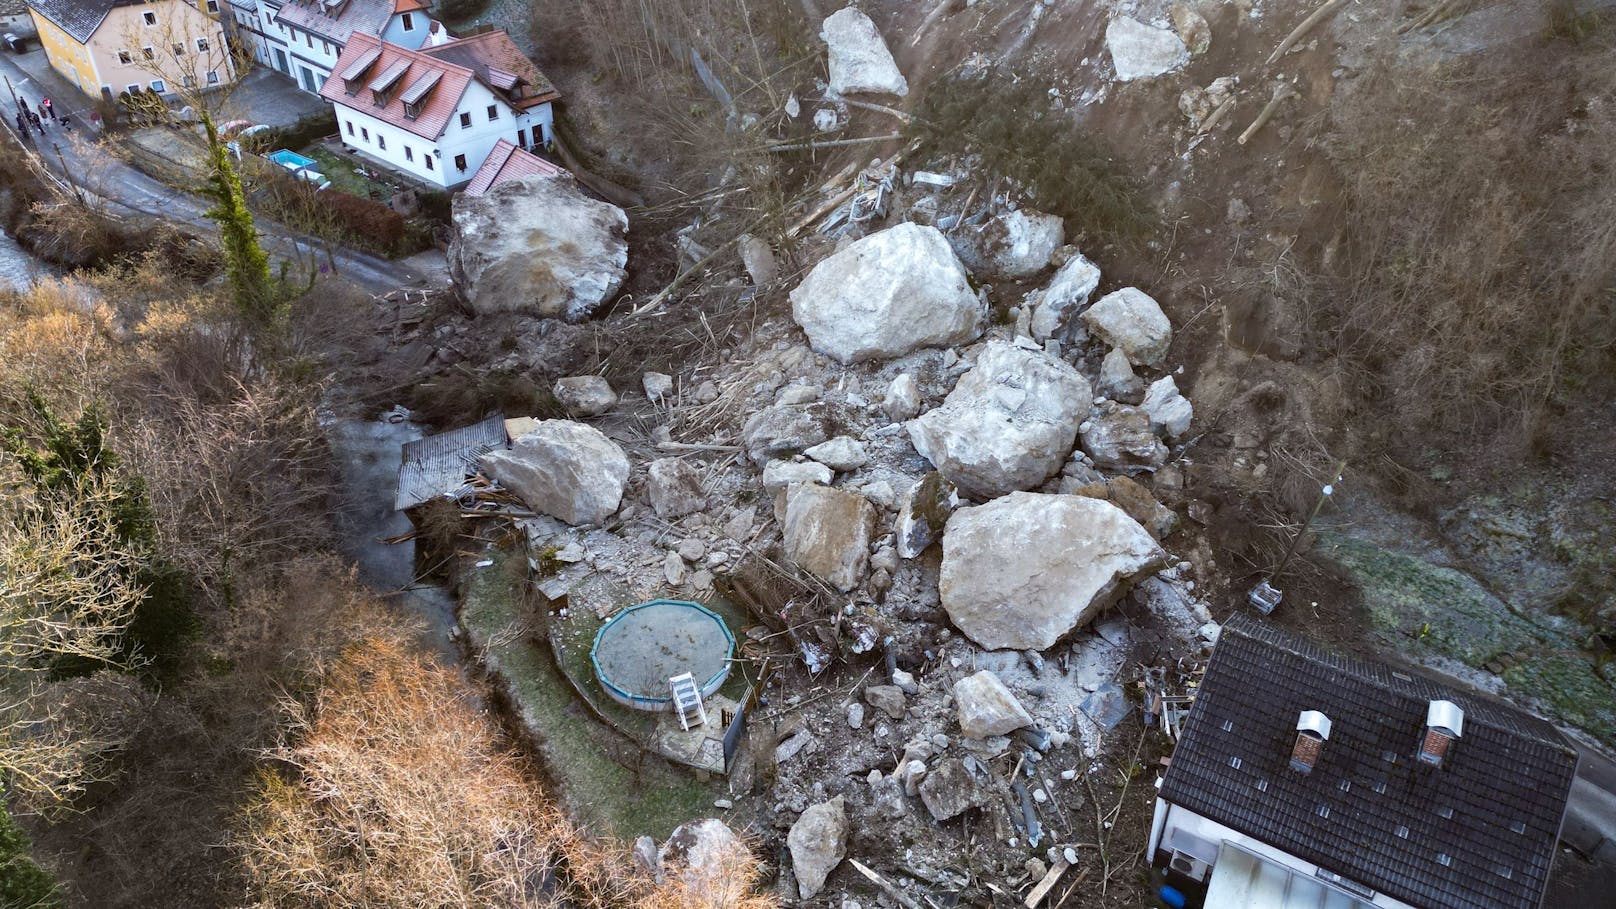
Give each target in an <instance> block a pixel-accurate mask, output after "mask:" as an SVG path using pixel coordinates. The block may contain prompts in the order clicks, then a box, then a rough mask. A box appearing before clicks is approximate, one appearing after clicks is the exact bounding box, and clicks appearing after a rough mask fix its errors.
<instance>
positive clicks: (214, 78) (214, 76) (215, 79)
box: [208, 69, 219, 85]
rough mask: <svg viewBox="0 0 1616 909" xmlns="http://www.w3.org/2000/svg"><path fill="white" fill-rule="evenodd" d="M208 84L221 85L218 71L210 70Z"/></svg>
mask: <svg viewBox="0 0 1616 909" xmlns="http://www.w3.org/2000/svg"><path fill="white" fill-rule="evenodd" d="M208 84H209V85H218V84H219V71H218V70H216V69H210V70H208Z"/></svg>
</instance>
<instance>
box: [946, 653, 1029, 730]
mask: <svg viewBox="0 0 1616 909" xmlns="http://www.w3.org/2000/svg"><path fill="white" fill-rule="evenodd" d="M954 708H955V710H956V711H957V712H958V714H959V724H960V732H962V733H964V735H965V737H966V738H968V739H985V738H989V737H991V736H995V735H1008V734H1010V733H1012V732H1015V731H1016V730H1017V729H1020V728H1021V727H1023V726H1031V725H1032V715H1031V714H1029V713H1027V708H1025V707H1023V706H1021V702H1020V701H1018V700H1016V696H1015V695H1014V694H1012V693H1011V692H1010V689H1009V688H1006V687H1005V685H1004V683H1003V682H1001V681H999V677H998V676H997V675H994V674H993V672H992V670H989V669H984V670H982V671H981V672H978V673H976V674H975V675H968V676H966V677H965V678H963V679H960V680H959V681H958V682H955V683H954Z"/></svg>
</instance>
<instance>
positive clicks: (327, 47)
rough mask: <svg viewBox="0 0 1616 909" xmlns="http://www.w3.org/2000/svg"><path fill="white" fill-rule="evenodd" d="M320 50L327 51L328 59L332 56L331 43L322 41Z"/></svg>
mask: <svg viewBox="0 0 1616 909" xmlns="http://www.w3.org/2000/svg"><path fill="white" fill-rule="evenodd" d="M320 49H321V50H323V51H325V55H326V56H327V57H329V56H331V42H330V41H325V40H321V41H320Z"/></svg>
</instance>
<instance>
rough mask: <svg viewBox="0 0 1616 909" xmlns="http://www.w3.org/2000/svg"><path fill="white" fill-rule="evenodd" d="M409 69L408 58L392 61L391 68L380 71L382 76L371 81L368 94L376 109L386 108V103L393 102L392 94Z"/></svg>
mask: <svg viewBox="0 0 1616 909" xmlns="http://www.w3.org/2000/svg"><path fill="white" fill-rule="evenodd" d="M409 68H410V61H409V59H408V58H404V59H402V60H394V61H393V63H392V65H391V66H389V67H387V68H386V69H384V70H382V74H381V75H379V76H377V77H376V78H375V79H373V80H372V81H371V83H370V93H371V96H372V100H373V101H374V102H375V104H376V106H377V107H386V106H387V102H389V101H391V100H393V92H394V90H395V89H397V88H398V83H399V80H401V79H403V78H404V73H405V72H406V71H408V70H409Z"/></svg>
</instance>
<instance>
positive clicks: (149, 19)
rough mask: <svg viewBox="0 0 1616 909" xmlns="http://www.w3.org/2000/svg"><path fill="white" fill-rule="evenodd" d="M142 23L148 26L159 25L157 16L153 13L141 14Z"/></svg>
mask: <svg viewBox="0 0 1616 909" xmlns="http://www.w3.org/2000/svg"><path fill="white" fill-rule="evenodd" d="M140 21H142V22H144V23H146V25H148V26H152V25H156V24H157V14H156V13H153V12H145V13H141V14H140Z"/></svg>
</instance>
